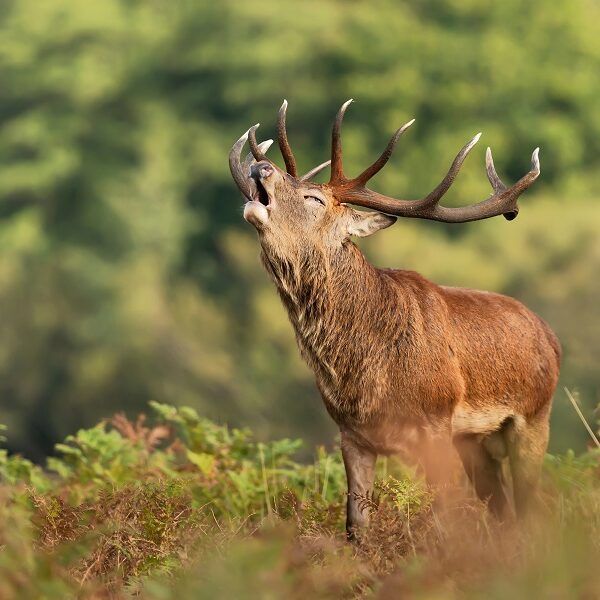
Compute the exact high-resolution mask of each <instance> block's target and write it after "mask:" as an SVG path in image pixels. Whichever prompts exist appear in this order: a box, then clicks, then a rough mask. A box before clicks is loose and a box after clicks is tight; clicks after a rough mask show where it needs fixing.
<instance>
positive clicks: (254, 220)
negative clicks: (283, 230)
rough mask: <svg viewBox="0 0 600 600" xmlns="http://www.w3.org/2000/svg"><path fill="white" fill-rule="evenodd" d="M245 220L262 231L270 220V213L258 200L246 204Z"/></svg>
mask: <svg viewBox="0 0 600 600" xmlns="http://www.w3.org/2000/svg"><path fill="white" fill-rule="evenodd" d="M244 219H246V221H248V223H250V224H252V225H254V227H256V228H257V229H261V228H262V227H263V226H264V225H266V224H267V222H268V220H269V211H268V210H267V207H266V206H265V205H264V204H262V203H261V202H259V201H258V200H252V201H251V202H246V204H244Z"/></svg>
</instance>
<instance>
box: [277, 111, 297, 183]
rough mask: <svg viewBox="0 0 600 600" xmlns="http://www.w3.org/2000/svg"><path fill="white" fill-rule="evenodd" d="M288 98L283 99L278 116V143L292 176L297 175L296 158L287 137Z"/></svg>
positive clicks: (286, 166)
mask: <svg viewBox="0 0 600 600" xmlns="http://www.w3.org/2000/svg"><path fill="white" fill-rule="evenodd" d="M287 106H288V102H287V100H284V101H283V104H282V105H281V108H280V109H279V116H278V118H277V143H278V144H279V149H280V150H281V155H282V156H283V161H284V162H285V168H286V170H287V172H288V173H289V174H290V175H291V176H292V177H296V176H297V173H298V171H297V169H296V159H295V158H294V153H293V152H292V149H291V147H290V144H289V142H288V137H287V131H286V128H285V117H286V113H287Z"/></svg>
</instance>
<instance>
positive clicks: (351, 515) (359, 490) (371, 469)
mask: <svg viewBox="0 0 600 600" xmlns="http://www.w3.org/2000/svg"><path fill="white" fill-rule="evenodd" d="M342 457H343V459H344V466H345V467H346V478H347V479H348V508H347V512H346V533H347V535H348V539H349V540H356V539H357V538H358V537H359V536H360V531H361V530H363V529H364V528H365V527H366V526H367V525H368V524H369V507H368V506H367V502H365V500H366V499H368V498H371V495H372V493H373V480H374V479H375V461H376V460H377V455H376V454H375V453H374V452H371V451H370V450H368V449H366V448H364V447H363V446H360V445H359V444H357V443H356V441H355V440H353V439H352V437H351V436H350V435H348V434H347V433H344V432H343V431H342Z"/></svg>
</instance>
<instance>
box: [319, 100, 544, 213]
mask: <svg viewBox="0 0 600 600" xmlns="http://www.w3.org/2000/svg"><path fill="white" fill-rule="evenodd" d="M351 102H352V100H348V101H347V102H345V103H344V104H343V105H342V107H341V108H340V110H339V111H338V114H337V116H336V119H335V121H334V124H333V129H332V134H331V140H332V145H331V165H332V167H331V179H330V181H329V186H330V188H331V189H332V191H333V194H334V196H335V197H336V198H337V199H338V200H339V201H340V202H346V203H350V204H355V205H357V206H364V207H367V208H372V209H375V210H378V211H380V212H384V213H387V214H390V215H395V216H399V217H412V218H420V219H429V220H433V221H441V222H444V223H465V222H467V221H478V220H481V219H488V218H490V217H495V216H497V215H504V217H505V218H506V219H508V220H512V219H514V218H515V217H516V216H517V214H518V212H519V208H518V206H517V199H518V197H519V196H520V195H521V194H522V193H523V192H524V191H525V190H526V189H527V188H528V187H529V186H531V184H532V183H533V182H534V181H535V180H536V179H537V178H538V176H539V174H540V161H539V148H536V149H535V150H534V152H533V154H532V156H531V170H530V171H529V172H528V173H527V174H526V175H525V176H524V177H522V178H521V179H519V181H517V183H515V184H514V185H513V186H511V187H507V186H506V185H504V183H502V181H501V180H500V178H499V177H498V175H497V173H496V170H495V168H494V161H493V159H492V151H491V150H490V149H489V148H488V149H487V153H486V170H487V175H488V179H489V181H490V183H491V184H492V188H493V190H494V193H493V195H492V196H490V197H489V198H487V199H485V200H483V201H482V202H479V203H477V204H473V205H470V206H464V207H457V208H448V207H444V206H440V204H439V201H440V199H441V198H442V197H443V196H444V194H445V193H446V192H447V191H448V190H449V189H450V187H451V186H452V184H453V183H454V180H455V179H456V176H457V175H458V172H459V171H460V168H461V167H462V164H463V162H464V160H465V158H466V157H467V155H468V154H469V152H470V151H471V150H472V148H473V147H474V146H475V144H476V143H477V142H478V141H479V138H480V137H481V133H478V134H477V135H476V136H475V137H474V138H473V139H472V140H471V141H470V142H468V143H467V144H466V145H465V146H464V147H463V148H462V149H461V150H460V152H459V153H458V154H457V155H456V157H455V159H454V161H453V162H452V165H451V166H450V169H449V170H448V173H446V176H445V177H444V178H443V179H442V181H441V182H440V183H439V185H438V186H437V187H436V188H435V189H434V190H433V191H432V192H430V193H429V194H428V195H427V196H425V197H424V198H421V199H419V200H401V199H396V198H391V197H389V196H384V195H383V194H379V193H377V192H374V191H372V190H370V189H368V188H367V187H365V184H366V183H367V181H369V179H371V178H372V177H373V176H374V175H375V174H376V173H378V172H379V171H380V170H381V169H382V168H383V166H384V165H385V164H386V163H387V161H388V160H389V158H390V156H391V155H392V152H393V150H394V147H395V145H396V142H397V141H398V139H399V138H400V136H401V135H402V134H403V133H404V132H405V131H406V129H408V127H410V126H411V125H412V124H413V123H414V119H413V120H412V121H409V122H408V123H406V124H405V125H403V126H402V127H401V128H400V129H398V130H397V131H396V133H395V134H394V135H393V136H392V139H391V140H390V141H389V143H388V145H387V147H386V149H385V150H384V151H383V153H382V154H381V156H380V157H379V158H378V159H377V160H376V161H375V162H374V163H373V164H372V165H371V166H370V167H368V168H367V169H365V170H364V171H363V172H362V173H361V174H360V175H358V177H355V178H354V179H348V178H347V177H346V176H345V174H344V169H343V165H342V144H341V126H342V121H343V118H344V113H345V112H346V108H347V107H348V105H349V104H350V103H351Z"/></svg>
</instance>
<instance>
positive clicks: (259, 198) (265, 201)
mask: <svg viewBox="0 0 600 600" xmlns="http://www.w3.org/2000/svg"><path fill="white" fill-rule="evenodd" d="M252 179H253V181H254V185H255V187H256V190H255V191H254V193H253V194H252V200H253V201H255V202H260V203H261V204H262V205H263V206H269V204H270V200H269V194H268V192H267V190H266V189H265V187H264V186H263V184H262V181H261V180H260V178H258V177H253V178H252Z"/></svg>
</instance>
